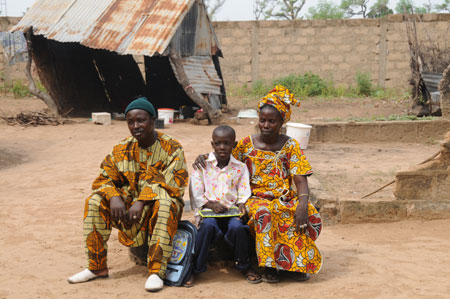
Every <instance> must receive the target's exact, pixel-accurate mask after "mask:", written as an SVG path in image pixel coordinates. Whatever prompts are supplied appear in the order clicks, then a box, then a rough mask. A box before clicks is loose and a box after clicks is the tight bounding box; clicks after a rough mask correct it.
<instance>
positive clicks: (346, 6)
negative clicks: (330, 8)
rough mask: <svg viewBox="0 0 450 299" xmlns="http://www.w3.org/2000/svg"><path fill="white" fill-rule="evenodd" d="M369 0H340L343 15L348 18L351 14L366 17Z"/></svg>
mask: <svg viewBox="0 0 450 299" xmlns="http://www.w3.org/2000/svg"><path fill="white" fill-rule="evenodd" d="M368 5H369V0H341V5H340V7H341V9H342V10H344V11H345V15H346V16H347V17H349V18H351V17H353V16H362V18H363V19H365V18H367V10H368Z"/></svg>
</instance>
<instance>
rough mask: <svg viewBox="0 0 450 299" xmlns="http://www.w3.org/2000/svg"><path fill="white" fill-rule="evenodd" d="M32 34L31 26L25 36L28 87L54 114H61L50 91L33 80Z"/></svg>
mask: <svg viewBox="0 0 450 299" xmlns="http://www.w3.org/2000/svg"><path fill="white" fill-rule="evenodd" d="M32 35H33V29H32V28H31V27H30V28H29V29H28V30H27V31H25V37H26V39H27V48H28V61H27V65H26V68H25V75H26V76H27V78H28V82H29V83H30V84H29V86H28V89H29V90H30V92H31V94H33V95H35V96H37V97H38V98H40V99H41V100H43V101H44V103H45V104H47V106H48V108H49V109H50V113H51V114H53V115H54V116H59V112H58V105H57V104H56V102H55V100H54V99H53V98H52V97H51V96H50V95H49V94H48V93H46V92H44V91H42V90H39V88H37V87H36V83H35V82H34V80H33V76H32V74H31V64H32V62H33V59H32V58H33V45H32V43H31V36H32Z"/></svg>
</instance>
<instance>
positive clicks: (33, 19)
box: [13, 0, 195, 56]
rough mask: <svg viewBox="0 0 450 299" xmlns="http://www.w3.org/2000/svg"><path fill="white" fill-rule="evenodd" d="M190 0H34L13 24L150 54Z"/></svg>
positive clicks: (162, 45)
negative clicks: (23, 14) (22, 15)
mask: <svg viewBox="0 0 450 299" xmlns="http://www.w3.org/2000/svg"><path fill="white" fill-rule="evenodd" d="M194 2H195V1H194V0H164V1H161V0H38V1H36V2H35V3H34V4H33V6H32V7H31V8H30V9H29V10H28V11H27V13H26V14H25V16H24V17H23V18H22V20H21V21H20V22H19V24H17V26H15V27H14V28H13V30H14V31H17V30H22V31H23V30H25V29H26V28H28V27H30V26H32V27H33V30H34V34H37V35H43V36H44V37H46V38H49V39H53V40H56V41H59V42H78V43H80V44H82V45H84V46H86V47H90V48H94V49H106V50H110V51H114V52H117V53H119V54H132V55H146V56H153V55H154V54H157V53H159V54H161V53H163V52H164V50H165V49H166V48H167V46H168V45H169V43H170V41H171V39H172V37H173V36H174V34H175V32H176V30H177V28H178V26H179V25H180V24H181V22H182V20H183V18H184V16H185V15H186V13H187V12H188V11H189V9H190V8H191V7H192V5H193V3H194Z"/></svg>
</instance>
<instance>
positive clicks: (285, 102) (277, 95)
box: [258, 85, 300, 122]
mask: <svg viewBox="0 0 450 299" xmlns="http://www.w3.org/2000/svg"><path fill="white" fill-rule="evenodd" d="M265 105H269V106H272V107H274V108H275V109H277V110H278V112H280V114H281V117H282V118H283V122H287V121H289V119H290V118H291V105H295V106H298V107H300V102H299V101H298V100H297V99H295V98H294V95H293V94H292V93H290V92H289V89H287V88H286V87H284V86H281V85H277V86H275V88H274V89H272V90H271V91H270V92H269V93H268V94H267V95H266V96H265V97H263V98H262V99H261V100H260V101H259V104H258V112H259V111H260V110H261V108H262V107H264V106H265Z"/></svg>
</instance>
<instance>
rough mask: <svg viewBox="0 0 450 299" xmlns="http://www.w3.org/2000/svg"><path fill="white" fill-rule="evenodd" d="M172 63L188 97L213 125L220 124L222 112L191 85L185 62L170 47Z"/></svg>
mask: <svg viewBox="0 0 450 299" xmlns="http://www.w3.org/2000/svg"><path fill="white" fill-rule="evenodd" d="M169 60H170V65H171V66H172V69H173V71H174V73H175V77H176V78H177V80H178V82H179V83H180V85H181V87H183V89H184V91H185V92H186V94H187V95H188V97H189V98H190V99H191V100H192V101H193V102H194V103H195V104H197V105H198V106H199V107H200V108H202V109H203V111H205V112H206V114H207V115H208V118H209V121H210V122H211V123H212V124H213V125H219V124H220V116H221V112H220V111H219V110H215V109H214V108H213V107H212V106H211V105H210V104H209V103H208V102H207V101H205V100H204V99H203V98H202V97H201V96H200V95H199V94H198V93H197V92H196V91H195V90H194V89H193V88H192V86H191V84H190V83H189V79H188V77H187V76H186V73H185V71H184V67H183V64H182V63H181V58H180V57H179V56H178V54H177V53H175V51H174V49H173V48H171V49H170V54H169Z"/></svg>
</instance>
